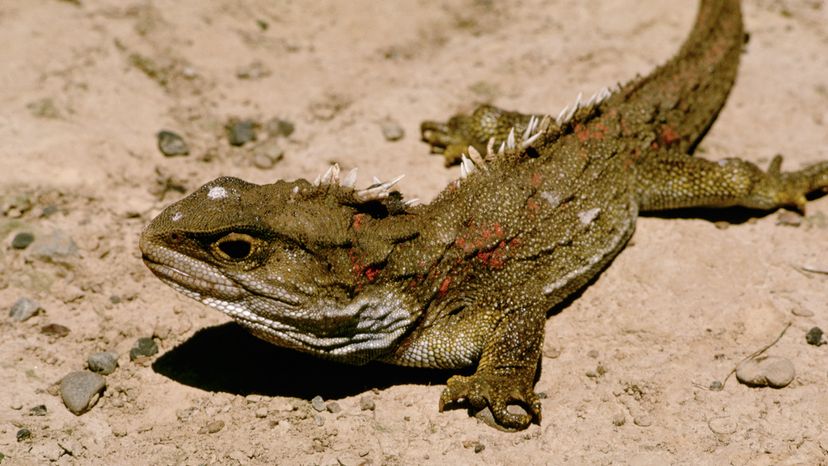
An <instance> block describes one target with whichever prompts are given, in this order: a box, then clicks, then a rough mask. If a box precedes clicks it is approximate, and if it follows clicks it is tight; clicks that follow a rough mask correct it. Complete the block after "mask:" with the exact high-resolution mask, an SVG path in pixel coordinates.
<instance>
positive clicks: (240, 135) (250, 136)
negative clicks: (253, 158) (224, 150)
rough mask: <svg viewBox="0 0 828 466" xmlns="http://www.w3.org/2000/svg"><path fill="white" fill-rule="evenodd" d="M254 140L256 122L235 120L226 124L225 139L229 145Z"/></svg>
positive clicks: (239, 144) (240, 144)
mask: <svg viewBox="0 0 828 466" xmlns="http://www.w3.org/2000/svg"><path fill="white" fill-rule="evenodd" d="M255 140H256V123H254V122H253V121H252V120H236V121H231V122H230V123H229V124H228V125H227V141H228V142H230V145H231V146H243V145H245V144H247V143H248V142H251V141H255Z"/></svg>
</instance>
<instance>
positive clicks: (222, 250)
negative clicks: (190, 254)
mask: <svg viewBox="0 0 828 466" xmlns="http://www.w3.org/2000/svg"><path fill="white" fill-rule="evenodd" d="M253 244H254V239H253V237H251V236H250V235H245V234H243V233H230V234H229V235H227V236H225V237H224V238H222V239H220V240H218V241H216V242H215V243H213V250H214V251H215V252H216V253H218V255H219V256H221V257H222V258H223V259H230V260H236V261H238V260H243V259H247V258H248V257H250V254H251V253H252V252H253Z"/></svg>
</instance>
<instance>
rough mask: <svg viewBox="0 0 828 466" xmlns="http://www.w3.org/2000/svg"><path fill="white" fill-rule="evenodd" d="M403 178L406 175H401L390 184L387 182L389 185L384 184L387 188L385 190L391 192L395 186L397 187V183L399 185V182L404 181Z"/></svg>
mask: <svg viewBox="0 0 828 466" xmlns="http://www.w3.org/2000/svg"><path fill="white" fill-rule="evenodd" d="M403 178H405V174H402V175H400V176H398V177H396V178H394V179H393V180H391V181H389V182H387V183H383V184H382V185H383V186H384V187H385V190H386V191H388V190H390V189H391V188H393V187H394V185H396V184H397V183H399V182H400V180H402V179H403Z"/></svg>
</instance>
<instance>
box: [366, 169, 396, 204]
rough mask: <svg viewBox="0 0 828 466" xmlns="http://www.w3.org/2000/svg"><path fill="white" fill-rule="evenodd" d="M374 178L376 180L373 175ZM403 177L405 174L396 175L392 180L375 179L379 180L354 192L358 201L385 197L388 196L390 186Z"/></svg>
mask: <svg viewBox="0 0 828 466" xmlns="http://www.w3.org/2000/svg"><path fill="white" fill-rule="evenodd" d="M374 178H375V180H376V177H374ZM403 178H405V175H400V176H398V177H396V178H394V179H393V180H391V181H388V182H386V183H383V182H382V181H379V180H377V181H379V183H374V184H372V185H371V186H369V187H367V188H365V189H360V190H359V191H357V192H356V197H357V199H359V200H360V201H372V200H375V199H385V198H386V197H388V194H389V193H390V192H391V188H393V187H394V185H396V184H397V183H399V182H400V180H402V179H403Z"/></svg>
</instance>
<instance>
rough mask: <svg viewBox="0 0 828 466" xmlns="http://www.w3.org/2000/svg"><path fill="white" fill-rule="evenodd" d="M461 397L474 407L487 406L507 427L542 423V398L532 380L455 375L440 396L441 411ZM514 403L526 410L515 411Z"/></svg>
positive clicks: (488, 375) (499, 423)
mask: <svg viewBox="0 0 828 466" xmlns="http://www.w3.org/2000/svg"><path fill="white" fill-rule="evenodd" d="M461 400H466V401H467V402H468V404H469V405H471V407H472V408H473V409H475V410H481V409H483V408H485V407H487V406H488V407H489V408H490V409H491V411H492V415H493V416H494V420H495V422H496V423H497V424H498V425H500V426H502V427H504V428H506V429H515V430H523V429H526V428H527V427H529V424H531V423H532V422H533V421H534V422H535V423H537V424H540V422H541V403H540V397H538V395H537V394H536V393H535V392H534V391H533V390H532V382H531V381H530V382H529V383H524V382H522V381H521V380H520V377H509V376H502V375H495V374H491V373H476V374H474V375H471V376H469V377H465V376H461V375H455V376H453V377H452V378H450V379H449V380H448V383H447V384H446V389H445V390H443V393H442V395H440V411H441V412H442V411H443V409H444V408H445V407H446V405H449V404H453V403H457V402H459V401H461ZM515 405H517V406H520V407H521V408H523V409H524V410H525V411H526V412H524V413H515V412H512V411H510V410H509V409H508V408H509V406H515Z"/></svg>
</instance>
